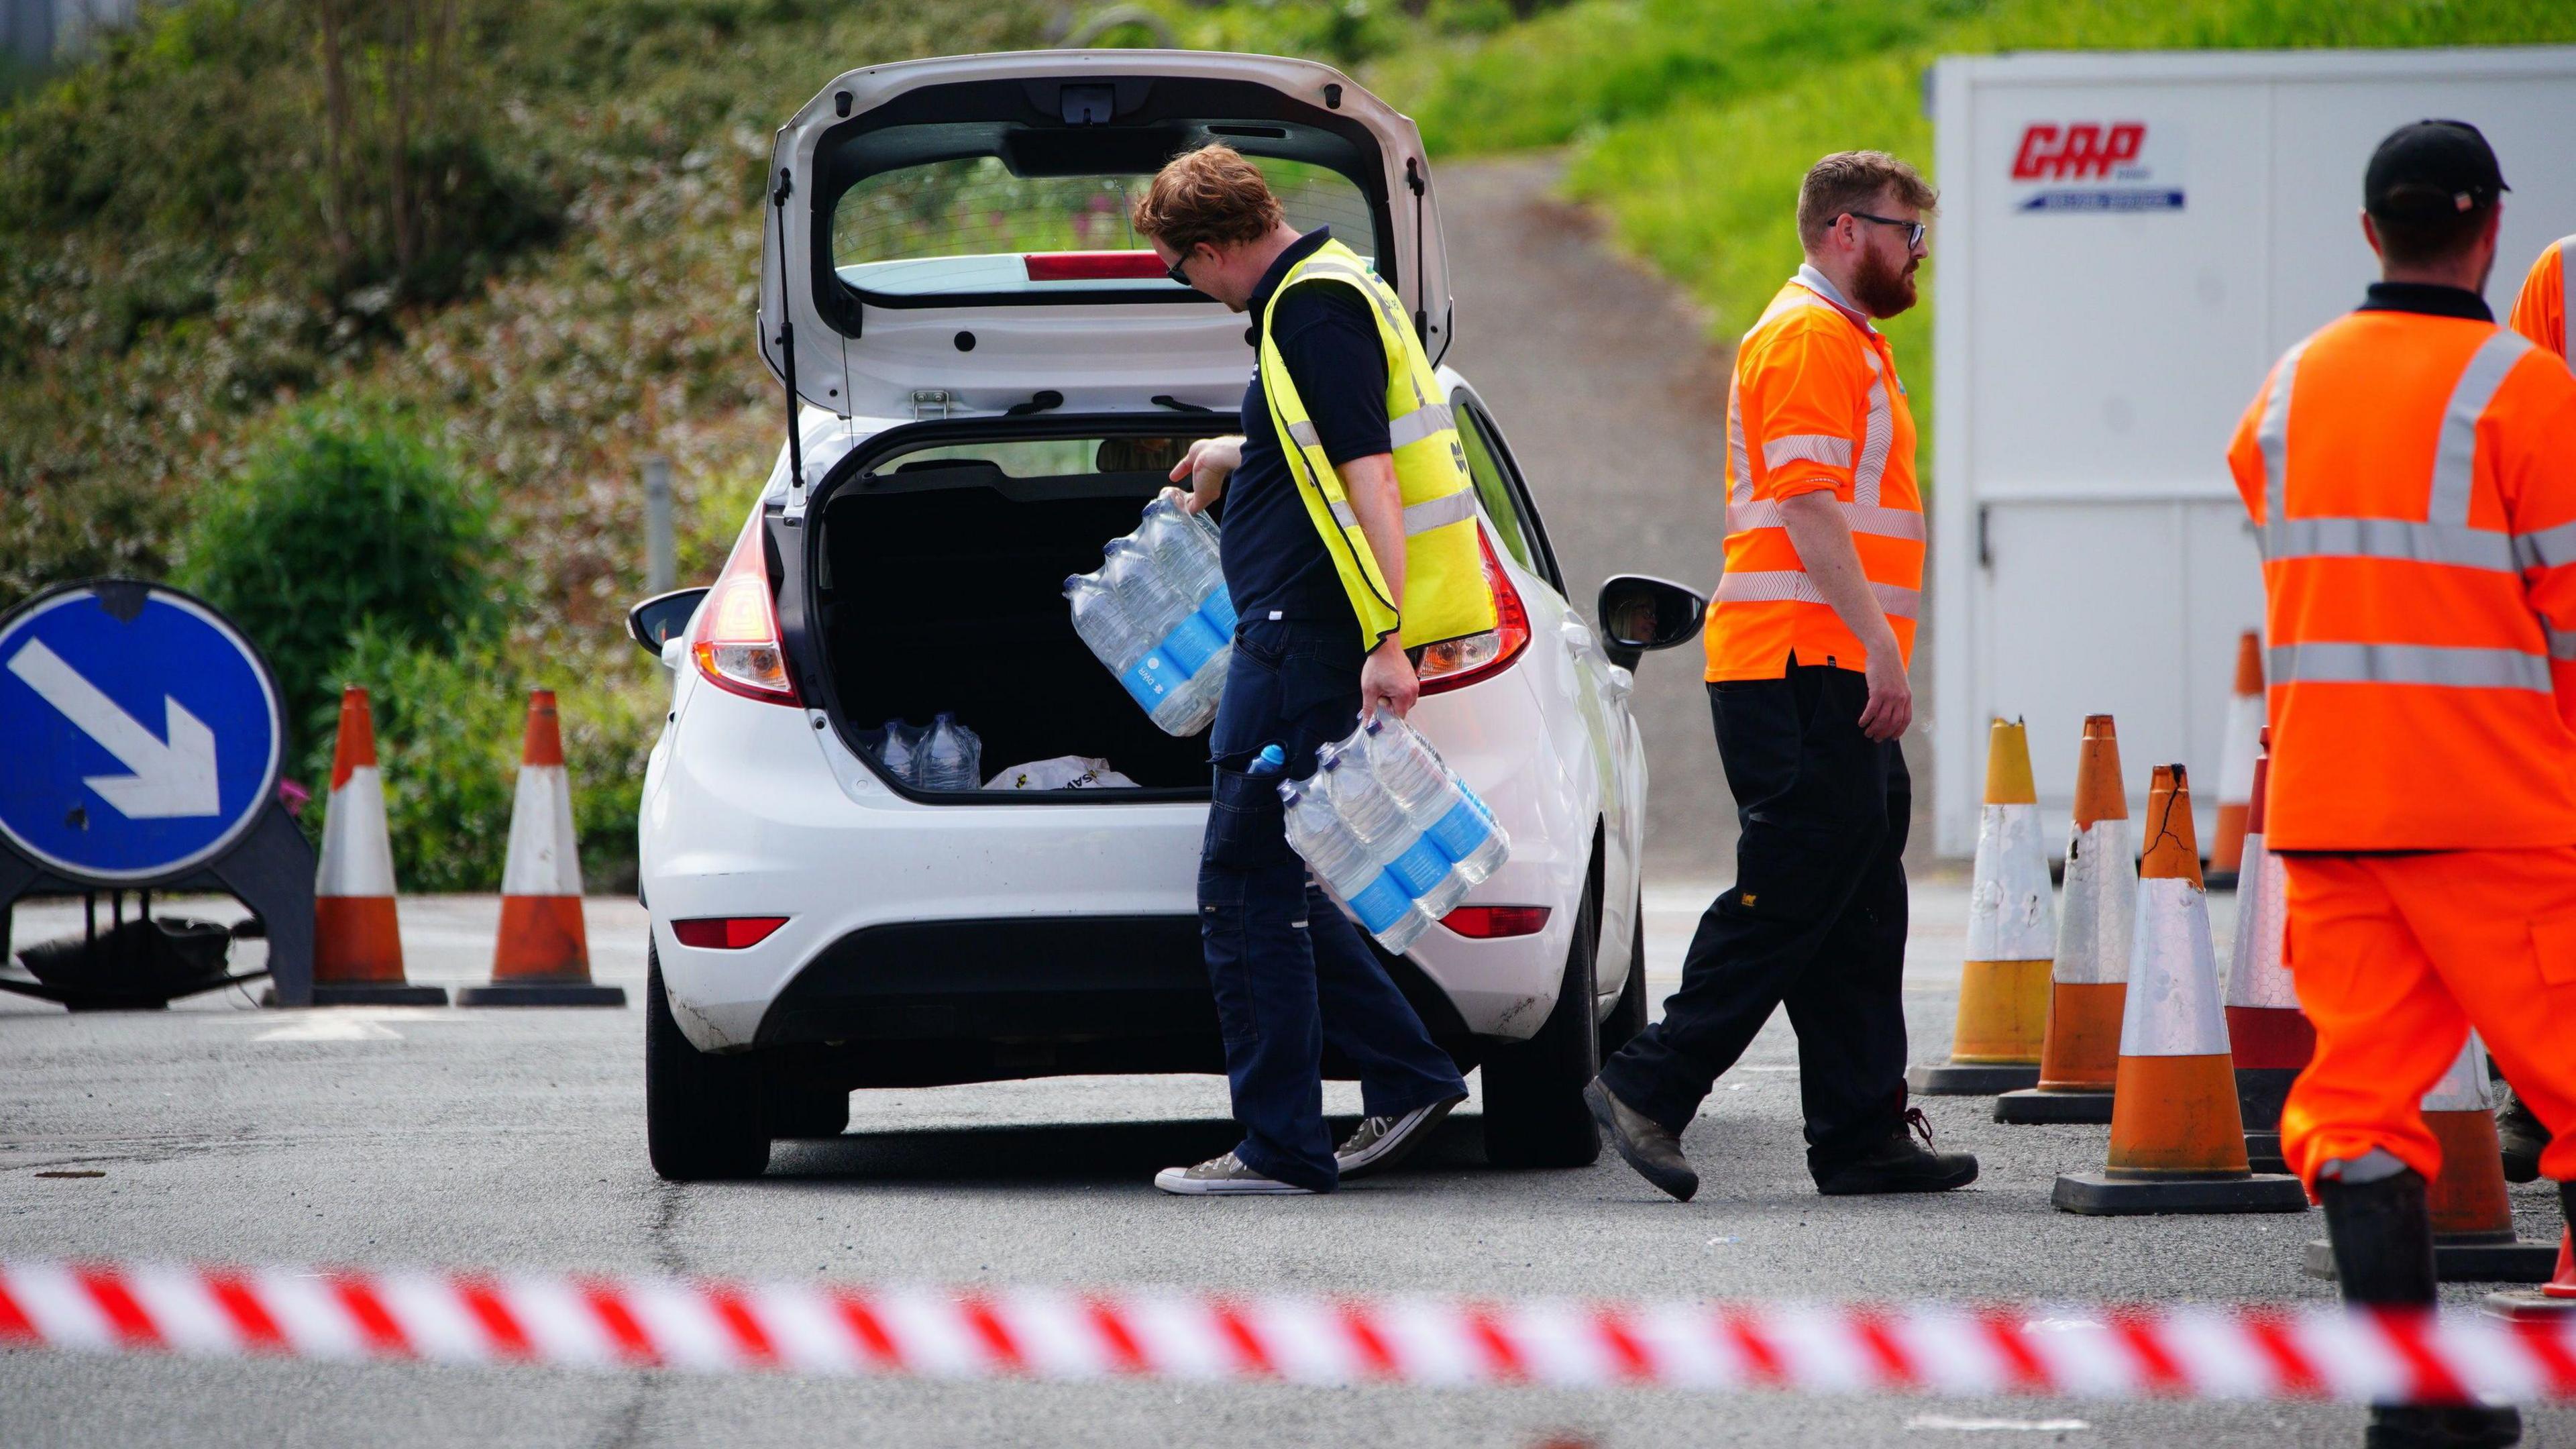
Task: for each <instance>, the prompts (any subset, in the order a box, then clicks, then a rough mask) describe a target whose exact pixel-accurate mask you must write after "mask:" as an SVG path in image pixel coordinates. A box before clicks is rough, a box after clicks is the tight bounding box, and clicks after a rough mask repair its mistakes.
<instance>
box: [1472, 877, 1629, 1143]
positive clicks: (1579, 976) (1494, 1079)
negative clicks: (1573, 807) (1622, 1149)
mask: <svg viewBox="0 0 2576 1449" xmlns="http://www.w3.org/2000/svg"><path fill="white" fill-rule="evenodd" d="M1600 917H1601V911H1600V905H1599V902H1598V901H1596V900H1595V899H1594V897H1593V892H1591V891H1590V890H1586V891H1585V892H1584V895H1583V905H1582V908H1581V913H1580V914H1579V915H1578V916H1577V917H1576V918H1575V922H1574V932H1573V942H1572V944H1570V945H1568V946H1567V947H1566V950H1565V976H1564V979H1563V980H1561V981H1560V982H1558V983H1557V993H1556V1009H1555V1010H1554V1011H1551V1012H1549V1013H1548V1017H1547V1023H1546V1024H1545V1025H1544V1026H1541V1027H1540V1028H1539V1029H1538V1035H1536V1036H1534V1037H1531V1038H1530V1039H1529V1040H1528V1041H1525V1042H1515V1043H1513V1044H1511V1045H1510V1046H1505V1047H1498V1048H1496V1049H1495V1050H1494V1051H1493V1052H1492V1053H1491V1054H1490V1055H1488V1056H1487V1057H1486V1058H1485V1065H1484V1069H1483V1070H1484V1073H1485V1160H1486V1161H1488V1162H1491V1163H1493V1164H1494V1165H1495V1166H1497V1167H1583V1166H1586V1165H1587V1164H1589V1163H1591V1162H1592V1161H1593V1160H1594V1159H1596V1158H1598V1157H1599V1156H1600V1155H1601V1132H1600V1129H1599V1128H1598V1127H1596V1126H1594V1125H1593V1121H1592V1111H1591V1109H1590V1108H1588V1107H1586V1106H1585V1105H1584V1102H1583V1089H1584V1087H1585V1086H1587V1085H1589V1084H1590V1083H1591V1081H1592V1077H1593V1074H1594V1073H1595V1072H1597V1071H1599V1070H1600V1066H1601V1058H1600V1037H1599V1035H1598V1033H1597V1032H1596V1030H1595V1028H1594V1026H1593V1021H1592V1002H1593V994H1592V988H1593V965H1594V961H1595V958H1596V957H1597V956H1598V954H1599V949H1598V948H1599V945H1600V935H1601V925H1600Z"/></svg>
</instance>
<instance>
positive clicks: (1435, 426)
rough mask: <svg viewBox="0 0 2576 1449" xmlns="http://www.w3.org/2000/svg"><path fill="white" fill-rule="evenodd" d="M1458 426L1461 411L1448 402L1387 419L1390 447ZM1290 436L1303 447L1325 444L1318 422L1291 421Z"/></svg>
mask: <svg viewBox="0 0 2576 1449" xmlns="http://www.w3.org/2000/svg"><path fill="white" fill-rule="evenodd" d="M1457 426H1458V415H1457V414H1456V413H1454V412H1452V411H1451V410H1450V407H1449V405H1448V404H1447V403H1425V404H1424V405H1423V406H1421V407H1418V408H1415V409H1414V410H1413V411H1411V412H1409V413H1406V414H1405V415H1404V416H1403V417H1400V418H1390V419H1388V420H1387V424H1386V444H1387V447H1388V448H1389V449H1395V448H1401V447H1403V446H1404V445H1405V444H1407V443H1418V442H1421V441H1422V440H1423V439H1425V438H1427V437H1430V436H1432V435H1433V434H1435V433H1445V432H1448V431H1449V430H1451V429H1452V428H1455V427H1457ZM1288 436H1289V437H1291V438H1294V439H1296V440H1297V446H1299V447H1301V448H1320V447H1322V446H1323V445H1324V439H1323V435H1322V434H1320V433H1318V432H1316V431H1315V425H1314V424H1313V423H1311V422H1304V423H1290V424H1289V425H1288Z"/></svg>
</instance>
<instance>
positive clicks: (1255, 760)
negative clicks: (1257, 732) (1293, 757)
mask: <svg viewBox="0 0 2576 1449" xmlns="http://www.w3.org/2000/svg"><path fill="white" fill-rule="evenodd" d="M1287 768H1288V756H1287V755H1285V754H1283V753H1281V751H1280V749H1279V747H1278V746H1277V745H1263V746H1262V747H1261V753H1260V754H1257V755H1255V756H1253V757H1252V768H1251V769H1249V770H1246V771H1244V773H1245V774H1247V775H1250V776H1253V777H1254V778H1256V779H1258V778H1260V777H1261V776H1263V775H1276V774H1278V773H1279V772H1280V771H1282V770H1285V769H1287Z"/></svg>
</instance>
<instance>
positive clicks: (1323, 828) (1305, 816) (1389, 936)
mask: <svg viewBox="0 0 2576 1449" xmlns="http://www.w3.org/2000/svg"><path fill="white" fill-rule="evenodd" d="M1279 799H1280V801H1281V803H1282V804H1284V805H1285V806H1286V807H1287V809H1286V821H1287V828H1288V844H1289V845H1290V846H1291V847H1292V848H1294V849H1295V850H1296V852H1297V853H1298V854H1299V855H1300V856H1303V857H1304V858H1305V861H1306V868H1307V869H1309V870H1311V871H1313V872H1314V873H1315V878H1316V879H1317V880H1320V881H1322V882H1323V883H1324V884H1325V885H1327V886H1329V887H1331V888H1332V892H1333V894H1335V895H1337V896H1340V897H1341V898H1342V900H1343V901H1344V902H1345V903H1346V904H1348V905H1349V906H1350V908H1351V914H1352V915H1354V916H1357V917H1358V918H1359V923H1360V929H1362V930H1364V931H1366V932H1368V933H1369V934H1370V935H1372V936H1375V937H1377V939H1378V942H1379V944H1381V945H1383V946H1385V947H1386V948H1387V949H1388V950H1390V951H1403V950H1405V949H1406V948H1408V947H1410V946H1411V945H1412V944H1413V943H1414V941H1415V939H1416V938H1418V937H1419V936H1421V934H1422V932H1423V930H1424V929H1425V928H1426V927H1428V926H1429V925H1430V924H1431V918H1430V917H1429V916H1426V915H1424V914H1423V913H1422V908H1421V907H1420V906H1418V905H1416V904H1415V903H1414V902H1413V900H1412V898H1411V897H1409V896H1407V895H1406V894H1405V891H1404V887H1402V886H1401V885H1398V884H1397V883H1396V880H1395V877H1394V876H1393V875H1391V874H1389V873H1388V871H1387V870H1386V868H1385V866H1384V865H1383V864H1381V863H1380V862H1379V861H1378V860H1377V858H1376V856H1375V855H1374V854H1373V853H1372V852H1371V851H1370V850H1369V848H1368V847H1367V846H1366V845H1365V844H1363V843H1362V842H1361V841H1360V839H1359V838H1358V837H1357V836H1355V835H1353V834H1352V833H1351V830H1350V827H1349V826H1348V825H1346V824H1344V823H1343V822H1342V818H1341V816H1340V814H1339V813H1338V812H1336V811H1335V810H1334V809H1333V806H1332V802H1331V801H1329V800H1327V799H1325V798H1324V796H1323V795H1322V794H1321V793H1319V792H1318V791H1316V790H1314V789H1313V788H1311V782H1309V783H1307V784H1298V783H1290V784H1285V785H1281V786H1280V787H1279Z"/></svg>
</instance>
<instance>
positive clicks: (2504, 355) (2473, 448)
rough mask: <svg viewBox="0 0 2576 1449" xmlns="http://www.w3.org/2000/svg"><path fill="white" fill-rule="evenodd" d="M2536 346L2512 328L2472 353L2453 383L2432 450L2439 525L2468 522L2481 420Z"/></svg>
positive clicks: (2433, 509)
mask: <svg viewBox="0 0 2576 1449" xmlns="http://www.w3.org/2000/svg"><path fill="white" fill-rule="evenodd" d="M2530 350H2531V340H2530V339H2529V338H2527V337H2524V336H2523V335H2522V334H2521V333H2519V332H2515V331H2513V330H2511V329H2509V328H2504V327H2499V328H2497V329H2496V330H2495V335H2494V336H2492V337H2489V338H2488V339H2487V340H2486V341H2485V342H2482V343H2480V344H2479V345H2478V350H2477V351H2475V352H2472V353H2470V354H2469V365H2468V366H2467V367H2465V368H2463V369H2461V371H2460V380H2459V381H2458V382H2456V383H2453V384H2452V385H2451V401H2450V403H2449V404H2448V405H2447V406H2445V407H2444V408H2443V410H2442V440H2441V442H2440V443H2439V444H2438V445H2437V446H2436V447H2435V448H2434V450H2433V501H2432V505H2431V506H2430V507H2429V508H2428V509H2427V510H2426V511H2425V514H2424V516H2425V517H2426V518H2429V519H2431V520H2432V521H2433V522H2435V523H2460V524H2465V523H2467V522H2468V521H2469V490H2470V485H2471V484H2472V483H2474V482H2475V481H2476V479H2477V470H2478V418H2479V416H2480V415H2481V414H2483V413H2485V412H2486V410H2487V404H2488V403H2490V402H2493V401H2494V400H2495V395H2496V389H2497V388H2499V387H2502V386H2504V379H2505V374H2506V373H2509V372H2511V371H2513V365H2514V364H2515V363H2517V362H2520V361H2522V356H2523V354H2524V353H2526V352H2529V351H2530Z"/></svg>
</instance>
